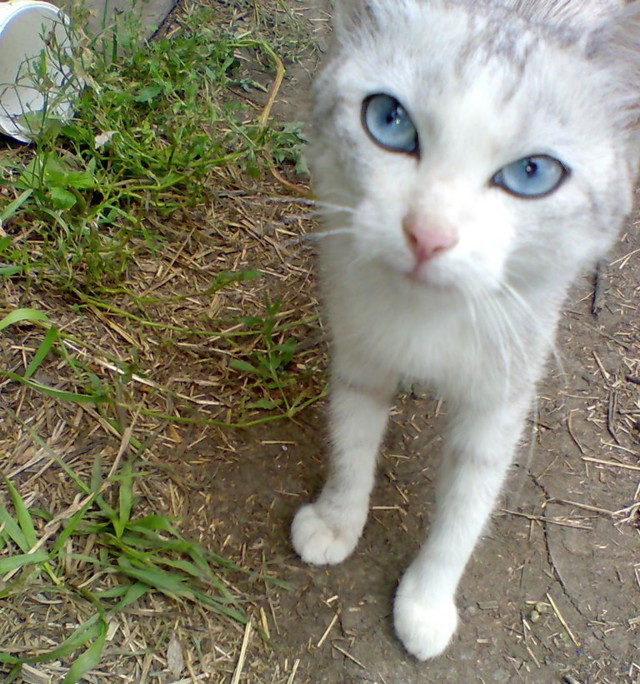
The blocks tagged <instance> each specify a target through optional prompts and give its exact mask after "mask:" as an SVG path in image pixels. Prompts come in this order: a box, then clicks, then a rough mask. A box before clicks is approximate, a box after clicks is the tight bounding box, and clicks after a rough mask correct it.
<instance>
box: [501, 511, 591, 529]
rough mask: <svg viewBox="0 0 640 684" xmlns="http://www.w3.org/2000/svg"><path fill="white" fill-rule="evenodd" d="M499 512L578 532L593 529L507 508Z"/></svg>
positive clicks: (571, 522) (573, 522)
mask: <svg viewBox="0 0 640 684" xmlns="http://www.w3.org/2000/svg"><path fill="white" fill-rule="evenodd" d="M500 511H501V512H502V513H508V514H509V515H515V516H517V517H519V518H526V519H527V520H531V521H534V522H543V523H549V524H551V525H559V526H560V527H571V528H574V529H578V530H592V529H593V527H591V525H581V524H580V523H579V522H577V521H572V520H567V521H566V522H563V521H561V520H556V519H554V518H547V517H545V516H543V515H530V514H529V513H521V512H520V511H511V510H509V509H508V508H501V509H500Z"/></svg>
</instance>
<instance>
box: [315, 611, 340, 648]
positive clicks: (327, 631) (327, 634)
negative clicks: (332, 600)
mask: <svg viewBox="0 0 640 684" xmlns="http://www.w3.org/2000/svg"><path fill="white" fill-rule="evenodd" d="M337 621H338V613H336V614H335V615H334V616H333V619H332V620H331V622H330V623H329V626H328V627H327V628H326V629H325V630H324V634H323V635H322V636H321V637H320V641H318V643H317V644H316V648H320V646H322V644H324V642H325V639H326V638H327V637H328V636H329V632H330V631H331V630H332V629H333V626H334V625H335V624H336V622H337Z"/></svg>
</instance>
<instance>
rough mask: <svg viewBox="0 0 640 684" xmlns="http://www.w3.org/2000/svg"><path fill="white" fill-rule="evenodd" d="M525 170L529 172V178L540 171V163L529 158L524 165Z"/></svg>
mask: <svg viewBox="0 0 640 684" xmlns="http://www.w3.org/2000/svg"><path fill="white" fill-rule="evenodd" d="M524 172H525V173H526V174H527V177H528V178H531V177H532V176H535V175H536V173H538V165H537V164H536V163H535V162H534V161H533V160H531V159H529V160H528V161H527V163H526V165H525V167H524Z"/></svg>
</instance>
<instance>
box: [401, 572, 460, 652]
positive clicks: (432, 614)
mask: <svg viewBox="0 0 640 684" xmlns="http://www.w3.org/2000/svg"><path fill="white" fill-rule="evenodd" d="M403 584H404V582H401V583H400V587H399V588H398V593H397V594H396V600H395V602H394V605H393V619H394V624H395V628H396V634H397V635H398V637H399V639H400V641H402V643H403V644H404V647H405V648H406V649H407V651H409V653H411V655H414V656H415V657H416V658H418V659H419V660H427V659H428V658H434V657H435V656H438V655H440V654H441V653H442V651H444V649H445V648H446V647H447V645H448V644H449V641H451V637H452V636H453V634H454V632H455V631H456V627H457V625H458V613H457V611H456V605H455V603H454V602H453V600H452V599H446V600H444V601H429V600H426V599H424V598H422V597H419V596H417V595H416V593H415V592H411V591H409V590H407V589H406V588H405V587H403Z"/></svg>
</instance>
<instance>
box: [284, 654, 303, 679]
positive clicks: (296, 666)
mask: <svg viewBox="0 0 640 684" xmlns="http://www.w3.org/2000/svg"><path fill="white" fill-rule="evenodd" d="M299 665H300V658H296V662H295V663H293V669H292V670H291V674H290V675H289V679H287V684H293V680H294V679H295V678H296V672H297V671H298V666H299Z"/></svg>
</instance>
